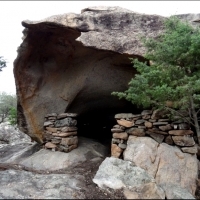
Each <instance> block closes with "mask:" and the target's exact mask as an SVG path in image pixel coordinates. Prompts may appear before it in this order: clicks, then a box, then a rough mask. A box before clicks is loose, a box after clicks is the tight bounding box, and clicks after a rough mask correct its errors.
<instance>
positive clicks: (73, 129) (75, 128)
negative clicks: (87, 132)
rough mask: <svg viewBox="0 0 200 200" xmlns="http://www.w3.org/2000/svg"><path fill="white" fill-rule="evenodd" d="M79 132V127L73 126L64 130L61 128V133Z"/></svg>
mask: <svg viewBox="0 0 200 200" xmlns="http://www.w3.org/2000/svg"><path fill="white" fill-rule="evenodd" d="M77 130H78V128H77V127H75V126H74V127H73V126H71V127H67V126H66V127H63V128H61V132H65V133H66V132H74V131H77Z"/></svg>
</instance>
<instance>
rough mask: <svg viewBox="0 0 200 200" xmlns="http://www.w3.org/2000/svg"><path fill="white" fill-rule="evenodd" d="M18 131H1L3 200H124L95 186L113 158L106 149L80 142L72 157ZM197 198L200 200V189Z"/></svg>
mask: <svg viewBox="0 0 200 200" xmlns="http://www.w3.org/2000/svg"><path fill="white" fill-rule="evenodd" d="M16 131H18V130H15V129H12V128H11V129H10V130H9V127H8V126H4V128H1V129H0V135H1V136H2V137H1V138H0V140H2V141H5V139H6V143H4V144H1V145H0V199H1V198H2V199H12V198H18V199H22V198H33V199H48V198H53V199H59V198H61V199H125V196H124V194H123V191H122V190H113V189H106V190H105V189H104V190H103V189H101V188H99V187H98V186H97V185H96V184H95V183H94V182H93V178H94V177H95V175H96V173H97V171H98V169H99V166H100V165H101V163H102V162H103V161H104V160H105V158H106V157H110V151H108V149H106V147H105V146H104V145H101V144H99V143H97V142H96V141H92V140H90V139H88V138H80V141H79V148H77V149H74V150H73V151H72V152H71V153H70V154H67V153H62V152H53V151H50V150H45V149H43V146H40V145H37V144H36V143H31V142H30V140H29V138H27V139H23V134H21V133H16ZM3 132H4V133H3ZM5 133H9V137H8V136H7V137H6V134H5ZM25 137H26V136H25ZM14 141H15V142H14ZM20 141H22V143H20ZM77 161H79V162H77ZM198 185H200V184H198ZM195 198H196V199H200V187H199V186H198V189H197V192H196V196H195Z"/></svg>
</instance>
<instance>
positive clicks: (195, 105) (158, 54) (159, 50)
mask: <svg viewBox="0 0 200 200" xmlns="http://www.w3.org/2000/svg"><path fill="white" fill-rule="evenodd" d="M164 26H165V29H164V30H165V31H164V33H163V34H161V35H160V36H159V37H158V38H156V39H143V42H144V45H145V47H146V50H147V53H146V55H145V56H144V57H145V58H146V59H147V60H149V61H150V62H145V63H144V62H139V61H138V60H137V59H132V58H130V59H131V62H132V64H133V67H134V68H136V70H137V71H138V74H136V75H135V77H134V78H132V79H131V81H130V82H129V88H128V89H127V90H126V91H125V92H113V93H112V95H116V96H118V97H119V98H120V99H121V98H125V99H126V100H128V101H131V102H132V103H133V104H135V105H138V106H139V107H143V108H147V107H157V108H158V107H160V108H165V109H168V110H170V111H171V112H172V113H178V114H179V115H180V116H181V117H183V116H182V114H181V113H182V112H179V110H187V112H188V116H189V121H188V122H189V123H190V124H192V125H194V127H195V129H196V133H197V137H198V142H199V144H200V128H199V123H198V122H199V119H198V113H199V112H200V29H199V28H198V27H196V28H195V27H192V26H191V25H190V24H189V23H186V22H182V21H180V20H179V19H178V18H176V17H170V18H168V19H167V20H166V21H165V23H164ZM149 63H152V64H151V65H150V64H149ZM169 102H170V103H171V104H170V105H169V104H168V103H169Z"/></svg>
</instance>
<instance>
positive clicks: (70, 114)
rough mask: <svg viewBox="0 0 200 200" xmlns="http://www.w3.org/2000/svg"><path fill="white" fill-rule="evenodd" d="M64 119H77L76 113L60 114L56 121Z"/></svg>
mask: <svg viewBox="0 0 200 200" xmlns="http://www.w3.org/2000/svg"><path fill="white" fill-rule="evenodd" d="M66 117H77V113H61V114H59V115H58V116H57V119H63V118H66Z"/></svg>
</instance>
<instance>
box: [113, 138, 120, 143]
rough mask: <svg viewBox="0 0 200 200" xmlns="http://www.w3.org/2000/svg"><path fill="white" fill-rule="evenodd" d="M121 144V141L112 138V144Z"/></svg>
mask: <svg viewBox="0 0 200 200" xmlns="http://www.w3.org/2000/svg"><path fill="white" fill-rule="evenodd" d="M120 142H121V140H120V139H117V138H112V144H119V143H120Z"/></svg>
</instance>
